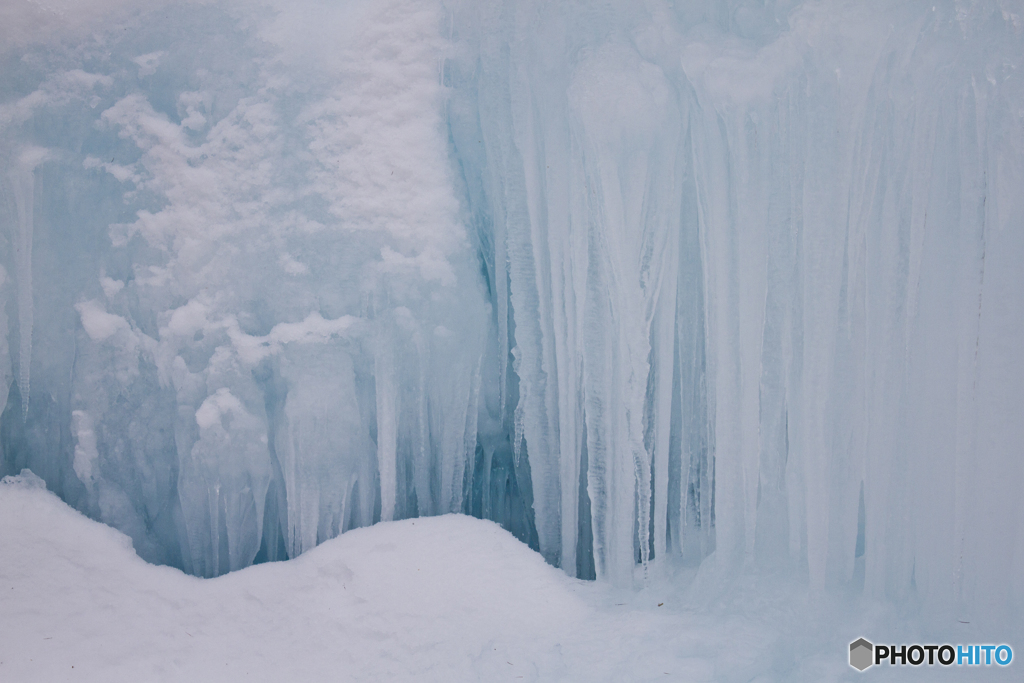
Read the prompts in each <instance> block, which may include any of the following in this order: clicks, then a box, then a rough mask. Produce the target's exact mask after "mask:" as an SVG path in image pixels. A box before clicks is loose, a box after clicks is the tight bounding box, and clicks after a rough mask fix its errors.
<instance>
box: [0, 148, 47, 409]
mask: <svg viewBox="0 0 1024 683" xmlns="http://www.w3.org/2000/svg"><path fill="white" fill-rule="evenodd" d="M46 156H47V151H46V150H45V149H42V148H39V147H30V148H28V149H26V150H24V151H23V152H22V153H21V155H20V156H19V157H18V159H17V161H16V162H15V163H14V164H13V166H12V168H11V169H10V170H9V171H8V179H9V182H10V184H11V190H12V194H13V196H14V206H15V210H16V212H17V224H16V225H15V226H13V227H12V229H11V233H12V236H13V238H14V240H13V241H14V270H15V278H16V279H17V282H18V326H19V329H20V331H21V334H20V346H19V348H18V390H19V391H21V419H22V420H23V421H25V420H27V419H28V404H29V393H30V386H31V384H30V381H31V371H32V328H33V319H34V311H33V296H32V231H33V218H34V212H35V169H36V166H38V165H39V164H40V163H42V162H43V161H45V160H46Z"/></svg>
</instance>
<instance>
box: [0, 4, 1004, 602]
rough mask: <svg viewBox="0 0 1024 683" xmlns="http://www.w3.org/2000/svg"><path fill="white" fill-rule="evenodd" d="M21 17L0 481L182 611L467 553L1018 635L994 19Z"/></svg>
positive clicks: (669, 10) (624, 581) (679, 14)
mask: <svg viewBox="0 0 1024 683" xmlns="http://www.w3.org/2000/svg"><path fill="white" fill-rule="evenodd" d="M59 4H60V7H59V8H57V7H56V6H55V7H53V8H49V7H48V6H47V3H35V2H31V3H30V2H27V1H22V0H16V1H15V2H12V3H8V4H7V6H6V7H5V8H4V9H2V10H0V18H2V20H0V58H2V68H0V159H2V160H3V164H4V173H2V174H0V186H2V192H0V408H3V407H4V406H6V408H4V409H3V414H2V418H0V446H2V457H0V476H2V475H5V474H13V473H18V472H20V471H21V469H22V468H26V467H27V468H30V469H31V470H32V471H33V472H34V473H36V474H37V475H39V476H41V477H42V478H43V479H44V480H45V481H46V483H47V486H48V487H49V488H50V489H52V490H53V491H55V492H57V493H58V494H59V495H60V496H62V497H63V498H64V499H65V500H66V501H67V502H69V503H70V504H71V505H73V506H75V507H77V508H78V509H80V510H82V511H83V512H85V513H86V514H88V515H90V516H92V517H94V518H96V519H99V520H102V521H104V522H106V523H108V524H111V525H113V526H115V527H117V528H119V529H121V530H122V531H124V532H125V533H126V534H128V535H130V536H131V537H132V539H133V541H134V543H135V547H136V550H137V552H138V553H139V554H140V555H141V556H142V557H144V558H146V559H147V560H150V561H152V562H157V563H165V564H171V565H175V566H179V567H181V568H183V569H184V570H185V571H188V572H191V573H194V574H197V575H201V576H214V575H218V574H222V573H224V572H228V571H231V570H234V569H238V568H241V567H244V566H247V565H249V564H252V563H253V562H263V561H270V560H276V559H284V558H288V557H294V556H296V555H298V554H300V553H302V552H304V551H305V550H308V549H309V548H311V547H313V546H315V545H316V544H318V543H320V542H322V541H324V540H327V539H329V538H332V537H334V536H336V535H338V534H340V533H343V532H344V531H346V530H348V529H351V528H353V527H357V526H365V525H369V524H372V523H374V522H376V521H379V520H392V519H401V518H407V517H414V516H421V515H436V514H442V513H447V512H465V513H468V514H473V515H476V516H479V517H484V518H488V519H493V520H495V521H498V522H499V523H501V524H502V525H504V526H505V527H506V528H508V529H510V530H511V531H512V532H513V533H514V534H516V535H517V536H518V537H519V538H520V539H521V540H523V541H524V542H526V543H528V544H530V545H531V546H533V547H535V548H536V549H538V550H539V551H540V553H541V554H542V555H543V556H544V558H545V559H546V560H547V561H548V562H550V563H552V564H554V565H556V566H559V567H562V568H563V569H564V570H565V571H566V572H568V573H569V574H572V575H577V576H580V577H583V578H594V577H596V578H599V579H603V580H607V581H610V582H612V583H613V584H618V585H641V584H642V582H643V581H644V580H645V577H646V576H647V575H648V572H649V571H650V570H651V567H657V566H658V565H659V564H665V563H677V564H683V565H688V566H691V567H696V566H698V565H700V566H701V571H702V572H705V573H707V574H709V575H713V576H715V577H719V578H721V579H728V578H729V577H732V576H734V575H736V574H737V573H739V572H744V571H760V570H778V569H783V570H786V571H791V572H796V573H797V574H798V575H801V576H803V577H804V578H805V580H806V582H807V583H808V585H809V586H810V589H811V590H812V591H814V592H821V591H854V592H856V593H860V592H863V594H865V595H869V596H873V597H878V598H883V599H886V600H892V601H896V602H904V601H910V600H916V601H918V602H919V603H920V604H922V605H924V606H925V608H926V610H928V611H930V612H931V613H933V614H934V616H935V617H936V618H951V617H952V616H954V615H955V616H960V617H961V618H965V617H967V616H972V617H974V616H976V617H979V618H981V617H985V616H990V617H1000V616H1003V617H1005V616H1009V615H1012V614H1013V613H1014V610H1015V609H1020V608H1021V607H1024V504H1022V502H1021V497H1020V491H1021V490H1022V489H1024V451H1022V446H1021V444H1024V413H1022V409H1021V406H1022V405H1024V265H1022V264H1024V7H1022V6H1021V5H1020V3H1018V2H1016V1H1015V0H972V1H968V0H934V1H933V2H917V1H912V2H904V3H886V2H880V1H875V0H871V1H870V2H845V1H841V0H821V1H816V2H796V1H795V0H792V1H790V0H706V1H698V0H678V1H676V2H670V1H669V0H646V1H645V2H633V1H629V0H603V1H601V2H582V1H576V0H567V1H566V2H558V3H551V2H540V1H534V0H523V1H516V2H514V1H512V0H506V1H502V0H495V1H493V2H474V1H471V0H387V1H385V2H375V1H371V0H352V1H351V2H346V3H340V4H339V6H337V7H335V6H333V4H331V3H320V2H316V1H315V0H297V1H295V2H286V1H285V0H268V2H265V3H262V4H258V5H257V4H252V3H240V2H238V3H235V2H231V3H219V4H218V3H204V2H195V3H194V4H189V3H165V2H157V3H138V2H133V1H131V0H75V1H74V2H62V3H59Z"/></svg>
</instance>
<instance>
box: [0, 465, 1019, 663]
mask: <svg viewBox="0 0 1024 683" xmlns="http://www.w3.org/2000/svg"><path fill="white" fill-rule="evenodd" d="M0 548H3V550H4V551H3V554H2V555H0V678H2V679H3V680H4V681H11V682H22V681H38V680H46V681H54V682H56V681H142V680H146V681H161V680H166V681H180V680H190V681H236V680H237V681H243V680H244V681H281V680H303V681H374V680H394V681H403V680H409V681H412V680H416V681H483V680H486V681H506V680H507V681H511V682H515V681H520V680H523V681H559V680H562V681H580V680H592V681H622V680H631V681H655V680H659V681H660V680H664V681H694V682H699V681H750V680H757V681H773V680H777V681H782V680H785V681H790V682H796V681H804V680H807V681H823V680H846V679H847V676H848V674H854V675H856V672H853V670H852V669H849V667H848V665H847V664H846V660H845V657H846V648H847V642H848V641H849V640H852V639H853V637H852V636H850V635H849V634H851V633H852V634H854V635H859V634H860V630H859V629H862V628H866V629H869V632H870V629H874V631H875V632H876V633H881V632H883V627H882V626H881V624H885V626H884V633H885V634H886V636H887V637H888V636H890V635H892V636H894V637H899V636H902V635H908V636H909V635H913V634H914V632H913V630H912V629H913V628H914V627H913V626H912V625H907V623H906V622H901V621H899V620H897V619H892V620H891V621H888V622H885V621H884V618H885V617H889V618H892V617H891V615H886V614H884V613H882V612H879V611H878V610H877V608H876V609H875V611H874V612H872V611H871V610H859V611H856V610H855V611H847V608H846V607H845V606H841V607H836V606H835V605H833V606H831V607H830V609H829V611H828V613H827V614H820V613H819V614H817V615H816V613H815V612H814V611H813V610H810V609H808V608H807V606H806V604H804V603H803V602H801V601H800V600H799V599H796V600H793V595H794V593H793V591H792V586H789V587H787V586H786V584H784V583H779V582H776V583H775V590H774V591H764V590H762V589H763V588H764V586H752V587H748V588H746V589H740V590H733V591H731V595H730V596H729V597H726V596H722V595H720V594H717V593H715V594H714V597H713V598H712V597H711V596H709V595H706V594H705V595H699V596H697V597H695V595H687V594H686V593H684V592H683V591H679V590H677V589H672V588H671V587H670V586H669V584H668V583H664V584H659V586H660V587H652V588H650V589H648V590H646V591H643V592H641V593H639V594H637V593H632V592H616V591H613V590H609V589H608V588H607V587H603V586H601V585H600V584H594V583H592V582H584V581H579V580H576V579H572V578H569V577H567V576H566V575H565V574H564V573H562V572H560V571H558V570H556V569H554V568H553V567H551V566H549V565H547V564H546V563H545V562H544V561H543V558H541V556H540V555H538V554H537V553H535V552H534V551H531V550H530V549H529V548H527V547H526V546H525V545H523V544H522V543H521V542H519V541H517V540H516V539H514V538H513V537H512V536H511V535H510V534H509V533H508V532H506V531H504V530H502V529H500V528H499V527H498V526H497V525H496V524H494V523H491V522H486V521H480V520H476V519H473V518H470V517H465V516H458V515H454V516H452V515H448V516H442V517H436V518H421V519H414V520H405V521H401V522H391V523H382V524H378V525H375V526H373V527H371V528H368V529H358V530H354V531H352V532H350V533H346V534H344V535H342V536H340V537H339V538H337V539H335V540H332V541H329V542H327V543H324V544H322V545H321V546H319V547H318V548H316V549H315V550H312V551H310V552H308V553H305V554H303V555H302V557H299V558H296V559H295V560H289V561H287V562H276V563H268V564H263V565H258V566H255V567H249V568H247V569H243V570H240V571H237V572H232V573H231V574H228V575H226V576H222V577H219V578H216V579H199V578H196V577H192V576H188V575H185V574H183V573H181V572H180V571H178V570H176V569H172V568H169V567H158V566H153V565H150V564H147V563H146V562H144V561H143V560H141V559H140V558H139V557H137V556H136V555H135V553H134V552H133V551H132V548H131V542H130V541H129V539H128V538H127V537H126V536H124V535H123V534H121V533H120V532H118V531H115V530H114V529H111V528H110V527H108V526H105V525H103V524H99V523H97V522H93V521H91V520H88V519H86V518H85V517H83V516H82V515H80V514H79V513H77V512H75V511H74V510H72V509H71V508H69V507H67V506H66V505H65V504H64V503H62V502H61V501H60V500H59V499H57V497H56V496H54V495H53V494H51V493H49V492H47V491H45V490H44V489H43V488H42V480H40V479H39V478H38V477H35V476H34V475H32V474H31V473H30V472H26V473H23V475H21V476H19V477H8V478H7V479H5V480H4V482H3V484H0ZM12 548H16V549H17V552H10V549H12ZM752 595H756V596H757V597H754V598H753V599H752V597H751V596H752ZM712 602H713V603H714V606H711V604H710V603H712ZM658 603H662V604H661V605H660V606H659V605H658ZM880 617H882V619H880ZM962 628H965V629H966V628H969V627H962ZM871 673H872V675H875V676H876V677H878V678H879V679H880V680H895V679H894V678H892V677H891V676H887V675H886V672H885V671H883V670H878V671H872V672H871ZM911 673H914V674H918V673H923V672H918V671H914V672H911ZM930 673H932V674H936V673H938V674H941V673H942V672H930ZM983 673H985V674H986V680H993V681H998V680H1010V679H1009V678H1007V677H1005V676H1004V675H1001V674H1000V672H998V671H995V670H992V671H988V670H986V671H984V672H983ZM939 678H945V677H944V676H941V675H940V676H939Z"/></svg>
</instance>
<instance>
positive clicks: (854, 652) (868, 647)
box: [850, 638, 875, 671]
mask: <svg viewBox="0 0 1024 683" xmlns="http://www.w3.org/2000/svg"><path fill="white" fill-rule="evenodd" d="M874 651H875V646H874V645H872V644H871V643H869V642H868V641H866V640H864V639H863V638H858V639H857V640H855V641H853V642H852V643H850V666H852V667H853V668H854V669H856V670H857V671H863V670H864V669H866V668H868V667H869V666H871V665H872V664H874V661H873V660H874V656H873V655H874Z"/></svg>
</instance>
